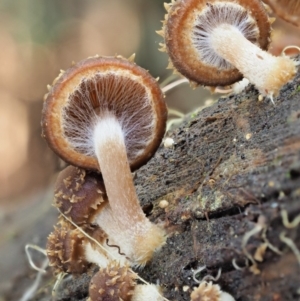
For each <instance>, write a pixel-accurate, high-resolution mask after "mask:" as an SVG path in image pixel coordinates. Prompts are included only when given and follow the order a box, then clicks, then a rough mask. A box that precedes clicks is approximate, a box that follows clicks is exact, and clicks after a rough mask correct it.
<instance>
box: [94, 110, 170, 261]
mask: <svg viewBox="0 0 300 301" xmlns="http://www.w3.org/2000/svg"><path fill="white" fill-rule="evenodd" d="M94 148H95V153H96V156H97V159H98V162H99V165H100V166H101V173H102V176H103V181H104V184H105V187H106V193H107V196H108V200H109V205H110V208H111V211H112V214H113V218H114V221H115V222H116V224H117V225H116V229H111V228H112V226H113V224H114V223H113V222H110V227H105V225H103V224H101V223H103V222H105V219H104V217H103V218H101V217H100V218H98V219H97V221H98V223H99V225H100V226H101V227H103V228H104V229H106V231H107V233H108V235H109V236H110V233H109V232H110V231H112V233H113V232H114V233H116V232H120V230H121V232H122V233H119V235H118V236H119V237H120V238H119V239H120V240H119V241H118V242H119V243H120V245H122V251H124V252H125V253H126V255H127V256H129V258H130V259H131V260H132V261H133V263H134V264H137V265H144V264H145V263H146V262H147V261H148V260H149V259H150V258H151V257H152V254H153V252H154V251H155V249H157V248H158V247H160V246H161V245H162V243H163V242H164V240H165V239H164V232H163V231H162V230H161V229H160V228H159V227H158V226H156V225H154V224H152V223H151V222H150V221H149V220H148V219H147V218H146V217H145V214H144V212H143V211H142V209H141V207H140V204H139V200H138V198H137V195H136V191H135V187H134V183H133V179H132V174H131V170H130V167H129V162H128V159H127V152H126V145H125V141H124V133H123V130H122V127H121V125H120V123H119V122H118V121H117V119H116V117H114V116H112V115H109V114H106V115H104V116H103V115H102V116H101V118H99V119H98V120H97V123H96V126H95V128H94Z"/></svg>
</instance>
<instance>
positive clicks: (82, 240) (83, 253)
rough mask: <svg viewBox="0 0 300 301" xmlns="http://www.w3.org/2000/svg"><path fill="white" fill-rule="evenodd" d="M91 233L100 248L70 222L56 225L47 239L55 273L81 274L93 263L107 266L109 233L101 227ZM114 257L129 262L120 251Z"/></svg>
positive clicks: (49, 255) (49, 257)
mask: <svg viewBox="0 0 300 301" xmlns="http://www.w3.org/2000/svg"><path fill="white" fill-rule="evenodd" d="M88 232H89V233H88V234H89V235H90V236H91V237H92V238H94V239H95V240H96V241H97V242H99V243H100V244H102V246H103V248H99V246H97V245H96V244H95V243H94V242H92V241H90V240H89V238H87V237H86V236H85V235H84V234H83V233H82V232H81V231H80V230H79V229H77V228H73V227H72V226H70V225H69V224H68V223H65V222H60V225H58V226H57V227H54V231H53V232H52V233H50V235H49V236H48V240H47V247H46V253H47V256H48V259H49V265H50V266H52V267H53V268H54V273H55V274H58V273H60V272H65V273H71V274H81V273H83V272H85V271H86V270H87V269H88V267H89V266H90V264H91V263H94V264H97V265H98V266H101V267H106V266H107V265H108V263H109V261H110V259H109V256H108V253H106V250H107V251H109V252H111V250H108V248H107V247H106V246H105V244H104V243H105V241H106V239H107V235H106V234H105V233H104V231H103V230H102V229H100V228H96V229H94V230H93V231H91V230H89V231H88ZM113 255H114V257H115V258H116V259H117V260H118V261H119V262H120V263H122V264H125V263H127V260H126V258H125V257H124V256H121V255H119V254H118V253H114V254H113Z"/></svg>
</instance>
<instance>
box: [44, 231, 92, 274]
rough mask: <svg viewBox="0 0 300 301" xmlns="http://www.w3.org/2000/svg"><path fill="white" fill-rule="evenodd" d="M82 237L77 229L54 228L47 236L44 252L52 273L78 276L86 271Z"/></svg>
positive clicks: (87, 264) (86, 264)
mask: <svg viewBox="0 0 300 301" xmlns="http://www.w3.org/2000/svg"><path fill="white" fill-rule="evenodd" d="M84 241H85V237H84V235H83V234H82V233H81V232H80V231H79V230H78V229H72V228H69V227H66V226H63V227H55V230H54V231H53V232H52V233H50V235H49V236H48V241H47V247H46V252H47V256H48V259H49V265H50V266H52V267H53V268H54V273H55V274H58V273H60V272H65V273H72V274H80V273H83V272H85V271H86V270H87V269H88V266H89V263H88V262H87V261H86V260H85V258H84V245H83V244H84Z"/></svg>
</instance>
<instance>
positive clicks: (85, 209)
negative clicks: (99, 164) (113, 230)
mask: <svg viewBox="0 0 300 301" xmlns="http://www.w3.org/2000/svg"><path fill="white" fill-rule="evenodd" d="M53 203H54V206H55V207H57V208H59V210H60V211H61V212H62V213H63V214H65V215H66V216H67V217H68V218H70V219H71V220H72V221H73V222H74V223H75V224H76V225H78V226H81V227H83V228H85V227H89V225H90V224H91V223H92V221H93V219H94V218H95V216H96V215H97V214H99V212H101V209H102V207H103V206H105V205H106V203H107V196H106V191H105V187H104V183H103V180H102V178H101V175H99V174H97V173H94V172H88V171H86V170H84V169H82V168H79V167H74V166H71V165H69V166H68V167H66V168H65V169H63V170H62V171H61V172H60V173H59V174H58V177H57V180H56V184H55V192H54V202H53Z"/></svg>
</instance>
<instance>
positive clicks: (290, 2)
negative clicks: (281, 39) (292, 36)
mask: <svg viewBox="0 0 300 301" xmlns="http://www.w3.org/2000/svg"><path fill="white" fill-rule="evenodd" d="M263 1H264V2H266V3H267V4H268V5H269V6H270V7H271V8H272V10H273V11H274V13H275V14H276V15H277V16H279V17H280V18H282V19H283V20H285V21H287V22H289V23H291V24H293V25H295V26H298V27H300V1H299V0H263Z"/></svg>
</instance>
